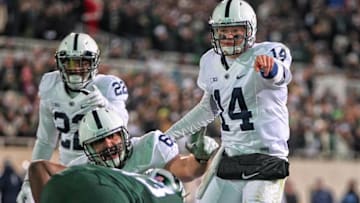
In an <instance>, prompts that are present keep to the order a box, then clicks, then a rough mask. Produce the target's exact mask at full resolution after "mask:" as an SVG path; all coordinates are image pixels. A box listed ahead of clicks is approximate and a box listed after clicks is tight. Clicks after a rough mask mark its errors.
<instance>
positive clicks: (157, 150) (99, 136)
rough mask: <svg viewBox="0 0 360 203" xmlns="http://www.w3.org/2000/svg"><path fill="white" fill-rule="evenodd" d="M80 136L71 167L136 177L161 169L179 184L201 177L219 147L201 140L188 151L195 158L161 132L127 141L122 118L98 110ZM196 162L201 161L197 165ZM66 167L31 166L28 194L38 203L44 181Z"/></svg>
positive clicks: (86, 119)
mask: <svg viewBox="0 0 360 203" xmlns="http://www.w3.org/2000/svg"><path fill="white" fill-rule="evenodd" d="M79 133H80V135H79V136H80V143H81V144H82V146H83V147H84V152H85V154H84V155H83V156H82V157H80V158H78V159H76V160H74V161H73V162H72V163H71V165H72V166H73V165H81V164H86V163H88V164H96V165H102V166H106V167H109V168H118V169H122V170H124V171H129V172H136V173H143V172H145V171H146V170H148V169H149V168H164V169H166V170H168V171H170V172H171V173H173V174H174V175H175V176H176V177H178V178H179V179H180V180H181V181H191V180H193V179H195V178H197V177H199V176H201V175H202V174H203V172H204V171H205V170H206V167H207V164H206V161H207V160H208V159H209V158H210V156H211V154H212V152H213V151H214V150H215V149H216V148H217V147H218V144H217V143H216V141H215V140H213V139H212V138H210V137H207V136H204V140H203V141H202V142H201V144H198V145H197V144H194V145H191V147H189V149H190V151H194V152H195V154H192V153H191V154H188V155H182V154H179V149H178V145H177V143H176V142H175V140H173V138H171V137H169V136H167V135H166V134H164V133H162V132H160V131H154V132H149V133H148V134H146V135H143V136H142V137H135V138H130V136H129V134H128V132H127V129H126V127H125V125H124V122H123V120H122V119H121V117H119V116H118V114H116V113H115V112H113V111H111V110H109V109H107V108H101V107H99V108H95V109H93V110H92V111H89V112H87V113H86V114H85V116H84V117H83V119H82V120H81V122H80V127H79ZM199 152H201V153H199ZM199 159H201V160H202V161H200V162H199V161H198V160H199ZM66 167H67V166H64V165H61V164H56V163H52V162H49V161H46V160H39V161H34V162H32V163H31V164H30V167H29V178H30V184H31V190H32V194H33V197H34V199H35V200H36V201H37V202H38V200H39V197H40V194H41V191H42V188H43V187H44V185H45V184H46V183H47V181H48V180H49V179H51V177H52V176H53V175H54V174H56V173H58V172H61V171H63V170H64V169H66ZM39 180H40V181H39Z"/></svg>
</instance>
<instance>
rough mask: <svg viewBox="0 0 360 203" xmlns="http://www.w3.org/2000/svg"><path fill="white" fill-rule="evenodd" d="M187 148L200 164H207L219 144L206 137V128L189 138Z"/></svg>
mask: <svg viewBox="0 0 360 203" xmlns="http://www.w3.org/2000/svg"><path fill="white" fill-rule="evenodd" d="M185 146H186V149H187V150H188V151H189V152H190V153H192V154H193V155H194V156H195V158H196V160H197V161H198V162H199V163H206V162H207V161H208V160H209V159H210V157H211V155H212V153H213V152H214V151H215V150H216V149H217V148H218V147H219V144H218V143H217V142H216V141H215V139H214V138H211V137H209V136H207V135H206V127H203V128H201V129H200V130H199V131H198V132H196V133H194V134H192V135H191V136H190V137H189V138H188V140H187V142H186V144H185Z"/></svg>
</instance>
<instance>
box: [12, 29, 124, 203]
mask: <svg viewBox="0 0 360 203" xmlns="http://www.w3.org/2000/svg"><path fill="white" fill-rule="evenodd" d="M55 59H56V63H57V68H58V70H56V71H53V72H49V73H45V74H44V75H43V77H42V79H41V82H40V84H39V97H40V105H39V124H38V128H37V133H36V137H37V139H36V142H35V146H34V149H33V153H32V160H38V159H45V160H49V159H50V158H51V156H52V154H53V152H54V150H55V148H56V147H57V146H59V152H60V153H59V154H60V162H61V163H62V164H65V165H66V164H68V163H69V162H70V161H71V160H73V159H76V158H77V157H79V156H81V155H83V154H84V153H83V149H82V147H81V145H80V143H79V135H78V128H79V123H80V121H81V119H82V117H83V116H84V115H85V113H86V112H88V111H89V110H91V109H94V108H96V107H98V106H104V107H106V108H108V109H111V110H112V111H114V112H116V113H118V114H119V115H120V116H121V117H122V118H124V121H125V125H126V124H127V121H128V112H127V110H126V106H125V102H126V100H127V98H128V92H127V87H126V85H125V83H124V81H122V80H121V79H120V78H118V77H116V76H111V75H103V74H97V72H98V66H99V62H100V50H99V48H98V46H97V44H96V42H95V41H94V40H93V39H92V38H91V37H90V36H89V35H87V34H84V33H70V34H69V35H68V36H66V37H65V38H64V39H63V40H62V41H61V43H60V45H59V47H58V49H57V51H56V54H55ZM26 179H27V177H25V181H24V184H23V187H22V190H21V191H20V193H19V195H18V198H17V201H18V202H24V199H26V201H25V202H32V201H31V199H32V198H31V197H26V196H29V185H28V181H27V180H26Z"/></svg>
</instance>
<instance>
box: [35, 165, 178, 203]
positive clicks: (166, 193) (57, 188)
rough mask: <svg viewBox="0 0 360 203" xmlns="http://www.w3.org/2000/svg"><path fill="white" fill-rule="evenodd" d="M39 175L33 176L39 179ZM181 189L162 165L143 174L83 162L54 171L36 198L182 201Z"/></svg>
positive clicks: (80, 202) (87, 202)
mask: <svg viewBox="0 0 360 203" xmlns="http://www.w3.org/2000/svg"><path fill="white" fill-rule="evenodd" d="M38 175H40V176H39V177H37V178H35V179H34V180H40V179H41V174H38ZM183 191H184V187H183V185H182V183H181V182H180V181H179V180H178V179H177V178H176V177H174V176H173V175H172V174H171V173H170V172H168V171H166V170H164V169H158V168H157V169H151V171H149V172H146V173H145V175H142V174H136V173H130V172H125V171H123V170H119V169H110V168H107V167H102V166H97V165H90V164H86V165H79V166H72V167H70V168H68V169H66V170H64V171H62V172H60V173H59V174H55V175H53V176H52V177H51V179H50V180H49V182H48V183H47V184H46V185H45V187H44V189H43V191H42V193H41V197H40V201H39V202H44V203H45V202H51V203H64V202H66V203H72V202H73V203H99V202H124V203H125V202H147V203H168V202H172V203H182V202H183V196H182V194H183Z"/></svg>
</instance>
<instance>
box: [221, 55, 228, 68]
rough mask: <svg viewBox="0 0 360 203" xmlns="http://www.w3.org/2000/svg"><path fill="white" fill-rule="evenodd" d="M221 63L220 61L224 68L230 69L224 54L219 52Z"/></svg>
mask: <svg viewBox="0 0 360 203" xmlns="http://www.w3.org/2000/svg"><path fill="white" fill-rule="evenodd" d="M221 63H222V65H223V66H224V67H225V70H229V69H230V67H229V64H228V63H227V61H226V58H225V55H224V54H221Z"/></svg>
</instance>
